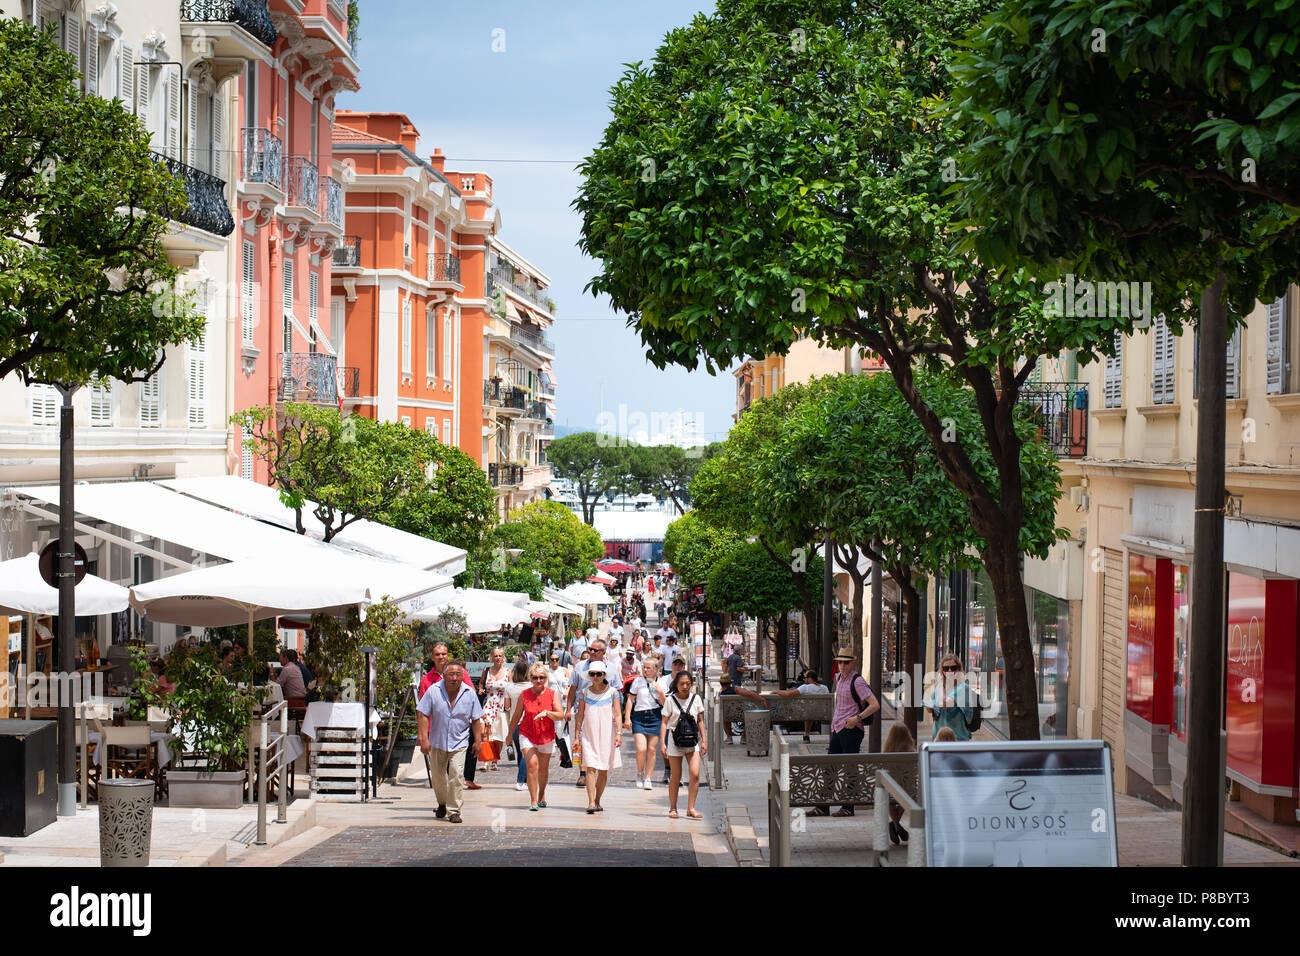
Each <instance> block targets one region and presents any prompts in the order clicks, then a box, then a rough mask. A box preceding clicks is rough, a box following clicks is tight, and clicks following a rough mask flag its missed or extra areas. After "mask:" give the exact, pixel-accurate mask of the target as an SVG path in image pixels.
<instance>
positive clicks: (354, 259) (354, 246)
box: [334, 236, 361, 269]
mask: <svg viewBox="0 0 1300 956" xmlns="http://www.w3.org/2000/svg"><path fill="white" fill-rule="evenodd" d="M334 265H335V267H336V268H337V267H338V266H351V267H352V268H354V269H359V268H361V237H360V236H344V237H343V244H342V245H340V246H338V247H337V248H336V249H335V250H334Z"/></svg>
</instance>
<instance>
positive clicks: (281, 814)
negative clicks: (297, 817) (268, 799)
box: [275, 707, 289, 823]
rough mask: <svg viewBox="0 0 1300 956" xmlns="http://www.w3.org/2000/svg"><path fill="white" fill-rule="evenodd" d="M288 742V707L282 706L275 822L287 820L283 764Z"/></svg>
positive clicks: (287, 796) (286, 778) (287, 799)
mask: <svg viewBox="0 0 1300 956" xmlns="http://www.w3.org/2000/svg"><path fill="white" fill-rule="evenodd" d="M288 744H289V708H288V707H284V708H283V709H282V710H281V711H280V748H279V751H278V753H279V758H280V800H279V805H278V806H277V807H276V808H275V822H276V823H288V822H289V794H288V791H287V790H286V789H285V783H286V782H287V781H288V778H289V775H288V773H287V772H286V769H285V766H284V764H285V748H286V747H287V746H288Z"/></svg>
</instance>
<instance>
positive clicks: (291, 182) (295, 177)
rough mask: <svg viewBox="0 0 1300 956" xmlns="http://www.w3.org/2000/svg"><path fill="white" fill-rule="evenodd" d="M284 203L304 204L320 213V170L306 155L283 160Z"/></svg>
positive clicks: (289, 204) (288, 204) (291, 204)
mask: <svg viewBox="0 0 1300 956" xmlns="http://www.w3.org/2000/svg"><path fill="white" fill-rule="evenodd" d="M284 173H285V189H284V192H285V205H287V206H304V207H306V208H307V209H311V210H312V211H314V212H315V213H316V214H317V215H320V172H319V171H318V170H317V169H316V164H315V163H313V162H312V161H311V160H310V159H308V158H307V157H306V156H290V157H289V158H288V159H286V160H285V161H284Z"/></svg>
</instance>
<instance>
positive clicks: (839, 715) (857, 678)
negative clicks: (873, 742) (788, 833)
mask: <svg viewBox="0 0 1300 956" xmlns="http://www.w3.org/2000/svg"><path fill="white" fill-rule="evenodd" d="M835 663H837V664H839V673H837V674H836V675H835V688H834V690H833V691H832V693H833V694H834V695H835V706H834V709H833V710H832V711H831V742H830V746H829V747H828V748H827V750H826V752H827V753H832V754H856V753H861V752H862V738H863V737H864V736H865V735H866V732H867V724H868V723H870V722H871V721H872V720H873V719H874V718H875V715H876V712H877V711H879V710H880V701H878V700H876V696H875V695H874V694H873V693H871V687H870V686H868V684H867V682H866V680H865V679H864V678H863V676H862V675H861V674H859V673H858V669H857V666H856V664H857V659H856V658H855V657H854V656H853V655H852V654H850V653H849V652H848V651H840V653H838V654H836V655H835ZM829 812H830V811H829V808H827V807H817V808H815V809H813V810H812V811H810V815H811V816H819V817H824V816H826V815H827V814H828V813H829ZM832 816H837V817H851V816H853V807H852V806H843V807H840V808H839V809H838V810H836V811H835V813H834V814H832Z"/></svg>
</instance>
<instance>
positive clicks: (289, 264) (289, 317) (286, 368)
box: [281, 259, 293, 378]
mask: <svg viewBox="0 0 1300 956" xmlns="http://www.w3.org/2000/svg"><path fill="white" fill-rule="evenodd" d="M283 335H284V341H283V346H282V347H283V349H284V358H283V360H282V362H281V365H282V372H283V374H284V377H285V378H292V377H293V260H292V259H285V260H284V333H283Z"/></svg>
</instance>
